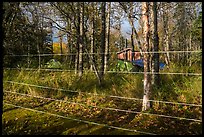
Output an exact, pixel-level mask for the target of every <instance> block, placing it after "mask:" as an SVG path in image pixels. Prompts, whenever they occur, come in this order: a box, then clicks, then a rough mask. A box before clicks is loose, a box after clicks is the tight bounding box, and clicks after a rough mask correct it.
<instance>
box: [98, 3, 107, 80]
mask: <svg viewBox="0 0 204 137" xmlns="http://www.w3.org/2000/svg"><path fill="white" fill-rule="evenodd" d="M105 11H106V2H102V3H101V21H102V29H101V47H100V54H101V61H100V72H99V76H100V81H103V78H104V65H105V54H104V53H105V37H106V16H105Z"/></svg>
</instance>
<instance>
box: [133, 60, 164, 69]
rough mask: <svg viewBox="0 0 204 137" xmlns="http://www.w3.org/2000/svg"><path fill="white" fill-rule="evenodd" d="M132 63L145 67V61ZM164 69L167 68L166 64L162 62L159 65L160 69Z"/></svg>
mask: <svg viewBox="0 0 204 137" xmlns="http://www.w3.org/2000/svg"><path fill="white" fill-rule="evenodd" d="M132 63H133V65H137V66H140V67H144V63H143V59H138V60H133V61H132ZM164 67H165V64H164V63H162V62H160V63H159V68H160V69H164Z"/></svg>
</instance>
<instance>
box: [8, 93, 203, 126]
mask: <svg viewBox="0 0 204 137" xmlns="http://www.w3.org/2000/svg"><path fill="white" fill-rule="evenodd" d="M4 92H8V93H15V94H19V95H23V96H30V97H35V98H41V99H48V100H53V101H58V102H66V103H70V104H76V105H81V106H84V107H92V108H99V109H104V110H113V111H119V112H126V113H134V114H144V115H152V116H158V117H165V118H173V119H179V120H188V121H195V122H202V120H198V119H189V118H184V117H175V116H168V115H160V114H152V113H145V112H137V111H131V110H123V109H116V108H109V107H99V106H92V105H85V104H82V103H77V102H70V101H65V100H59V99H53V98H45V97H41V96H32V95H30V94H23V93H18V92H11V91H6V90H5V91H4Z"/></svg>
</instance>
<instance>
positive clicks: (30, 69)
mask: <svg viewBox="0 0 204 137" xmlns="http://www.w3.org/2000/svg"><path fill="white" fill-rule="evenodd" d="M4 69H7V70H9V69H14V70H28V71H38V70H39V71H56V72H57V71H59V72H63V71H65V72H66V71H68V72H72V71H76V70H67V69H43V68H38V69H33V68H4ZM77 71H78V70H77ZM88 72H92V73H94V72H95V71H93V70H92V71H91V70H89V71H88ZM97 72H102V71H97ZM106 73H119V74H162V75H186V76H202V73H182V72H178V73H171V72H170V73H168V72H128V71H106Z"/></svg>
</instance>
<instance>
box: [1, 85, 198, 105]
mask: <svg viewBox="0 0 204 137" xmlns="http://www.w3.org/2000/svg"><path fill="white" fill-rule="evenodd" d="M4 82H7V83H14V84H21V85H26V86H32V87H38V88H45V89H53V90H59V91H68V92H72V93H79V94H90V95H95V96H106V97H111V98H120V99H129V100H139V101H143V99H139V98H129V97H122V96H114V95H102V94H97V93H89V92H86V93H84V92H80V91H76V90H69V89H61V88H53V87H48V86H41V85H34V84H28V83H19V82H15V81H4ZM148 101H152V102H159V103H167V104H176V105H186V106H195V107H202V104H189V103H183V102H170V101H161V100H148Z"/></svg>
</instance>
